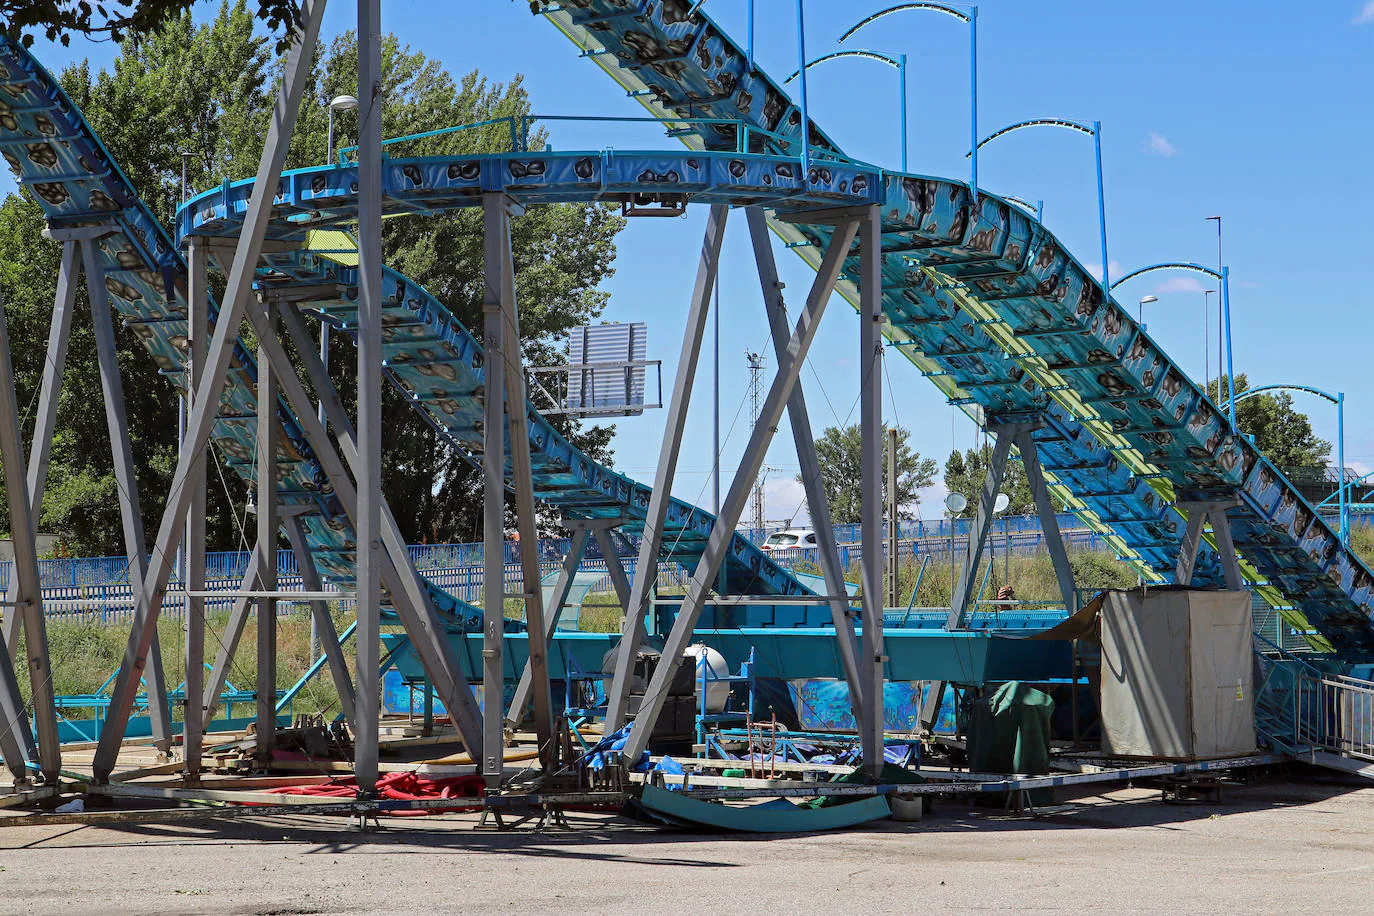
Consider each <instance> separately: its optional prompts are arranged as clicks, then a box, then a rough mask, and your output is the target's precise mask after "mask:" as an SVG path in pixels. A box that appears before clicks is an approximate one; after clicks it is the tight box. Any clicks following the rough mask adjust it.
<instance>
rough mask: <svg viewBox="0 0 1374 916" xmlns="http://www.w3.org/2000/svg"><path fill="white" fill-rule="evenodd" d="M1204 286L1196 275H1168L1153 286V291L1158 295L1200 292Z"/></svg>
mask: <svg viewBox="0 0 1374 916" xmlns="http://www.w3.org/2000/svg"><path fill="white" fill-rule="evenodd" d="M1205 288H1206V287H1204V286H1203V285H1202V282H1201V281H1199V280H1198V279H1197V278H1196V277H1170V278H1169V279H1167V280H1165V281H1164V282H1163V283H1160V284H1159V285H1158V286H1156V287H1155V293H1156V294H1157V295H1160V296H1163V295H1167V294H1168V293H1200V292H1202V291H1203V290H1204V289H1205Z"/></svg>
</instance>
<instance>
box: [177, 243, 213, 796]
mask: <svg viewBox="0 0 1374 916" xmlns="http://www.w3.org/2000/svg"><path fill="white" fill-rule="evenodd" d="M208 260H209V258H208V253H207V252H206V249H205V245H204V244H202V243H201V242H200V240H198V239H196V238H195V237H194V236H193V237H192V238H191V239H190V240H189V241H188V242H187V248H186V266H187V277H186V312H187V316H186V321H187V334H186V337H187V344H188V346H189V348H190V359H189V360H187V365H186V369H185V372H186V374H185V375H184V376H183V378H184V379H185V387H186V391H187V392H188V394H187V400H186V409H187V410H188V411H189V410H190V409H191V407H192V403H193V400H194V397H195V391H196V388H197V387H198V386H199V385H200V376H201V367H202V366H203V365H204V363H205V349H206V345H207V344H208V343H209V335H210V286H209V275H208ZM206 452H207V450H206V449H201V451H200V452H199V454H197V455H195V456H194V464H193V465H192V467H191V473H190V475H189V476H188V477H187V482H186V485H187V486H188V487H190V488H191V491H192V492H191V502H190V509H189V510H188V511H187V513H186V534H185V541H186V549H185V553H186V591H187V592H190V593H191V594H190V595H189V597H188V598H187V601H186V620H185V622H184V624H183V626H184V628H185V633H186V680H185V695H186V698H185V700H184V701H183V704H182V729H181V746H182V759H183V760H184V762H185V770H184V772H185V778H186V783H187V785H190V786H193V785H196V784H198V783H199V782H200V764H201V759H202V750H203V748H204V746H205V723H206V720H207V717H208V715H209V709H208V708H207V707H206V706H205V703H204V698H205V599H204V598H202V597H198V596H196V595H195V594H194V593H195V592H201V591H204V590H205V511H206V510H205V462H206Z"/></svg>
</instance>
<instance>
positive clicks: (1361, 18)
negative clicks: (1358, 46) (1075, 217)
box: [1354, 0, 1374, 25]
mask: <svg viewBox="0 0 1374 916" xmlns="http://www.w3.org/2000/svg"><path fill="white" fill-rule="evenodd" d="M1354 22H1355V25H1369V24H1370V23H1371V22H1374V0H1369V2H1367V3H1366V4H1365V5H1364V6H1363V7H1361V8H1360V11H1359V12H1358V13H1356V14H1355V20H1354Z"/></svg>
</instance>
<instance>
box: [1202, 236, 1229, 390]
mask: <svg viewBox="0 0 1374 916" xmlns="http://www.w3.org/2000/svg"><path fill="white" fill-rule="evenodd" d="M1213 221H1215V222H1216V224H1217V273H1218V274H1220V273H1221V263H1222V259H1221V217H1220V216H1209V217H1207V219H1206V220H1205V222H1209V223H1210V222H1213ZM1218 279H1220V277H1218ZM1221 339H1222V330H1221V302H1220V300H1218V302H1217V400H1218V401H1221V399H1222V393H1221V372H1222V369H1221V367H1222V366H1223V365H1224V363H1223V361H1222V353H1221ZM1227 387H1228V388H1230V390H1231V391H1235V390H1236V384H1235V382H1234V381H1231V382H1229V383H1228V385H1227ZM1228 400H1229V398H1228Z"/></svg>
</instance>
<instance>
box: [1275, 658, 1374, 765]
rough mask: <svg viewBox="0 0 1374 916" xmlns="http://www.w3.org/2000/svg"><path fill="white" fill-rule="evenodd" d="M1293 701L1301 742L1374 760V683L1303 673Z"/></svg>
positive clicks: (1343, 677)
mask: <svg viewBox="0 0 1374 916" xmlns="http://www.w3.org/2000/svg"><path fill="white" fill-rule="evenodd" d="M1293 704H1294V712H1293V718H1294V724H1295V726H1296V735H1295V737H1296V739H1297V743H1298V744H1299V745H1306V746H1308V747H1313V748H1319V749H1322V750H1327V751H1330V752H1332V753H1333V754H1340V755H1341V756H1343V757H1356V758H1359V759H1361V760H1370V761H1374V682H1370V681H1365V680H1361V679H1359V678H1353V677H1346V676H1344V675H1335V674H1333V675H1323V676H1314V675H1311V674H1308V673H1303V674H1300V675H1299V676H1298V678H1297V685H1296V688H1295V690H1294V692H1293Z"/></svg>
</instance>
